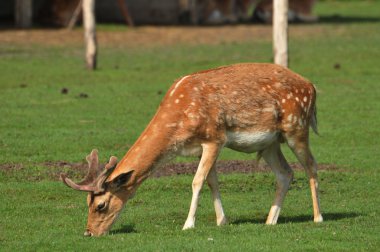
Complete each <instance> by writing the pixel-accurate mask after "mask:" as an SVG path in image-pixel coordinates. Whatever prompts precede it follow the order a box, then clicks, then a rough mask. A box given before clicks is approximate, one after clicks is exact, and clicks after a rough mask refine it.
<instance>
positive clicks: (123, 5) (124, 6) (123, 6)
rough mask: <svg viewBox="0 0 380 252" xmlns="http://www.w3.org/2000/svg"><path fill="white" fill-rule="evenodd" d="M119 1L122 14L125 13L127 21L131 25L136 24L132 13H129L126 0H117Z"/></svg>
mask: <svg viewBox="0 0 380 252" xmlns="http://www.w3.org/2000/svg"><path fill="white" fill-rule="evenodd" d="M117 3H118V4H119V8H120V10H121V14H122V15H123V17H124V19H125V23H126V24H127V25H129V26H130V27H133V26H135V24H134V22H133V19H132V17H131V15H130V14H129V10H128V6H127V4H126V3H125V0H117Z"/></svg>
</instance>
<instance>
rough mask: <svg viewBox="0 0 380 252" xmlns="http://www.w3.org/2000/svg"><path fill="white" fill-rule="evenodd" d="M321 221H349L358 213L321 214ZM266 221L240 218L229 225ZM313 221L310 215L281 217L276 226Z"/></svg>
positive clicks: (263, 221) (262, 222) (263, 220)
mask: <svg viewBox="0 0 380 252" xmlns="http://www.w3.org/2000/svg"><path fill="white" fill-rule="evenodd" d="M322 215H323V221H337V220H342V219H351V218H356V217H358V216H360V214H359V213H355V212H348V213H323V214H322ZM265 221H266V218H256V219H253V218H240V219H237V220H235V221H232V222H231V224H234V225H239V224H247V223H252V224H264V223H265ZM309 221H313V216H312V215H298V216H283V217H281V215H280V217H279V219H278V222H277V223H278V224H285V223H289V222H291V223H302V222H309Z"/></svg>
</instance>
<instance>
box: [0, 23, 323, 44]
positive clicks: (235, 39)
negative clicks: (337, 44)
mask: <svg viewBox="0 0 380 252" xmlns="http://www.w3.org/2000/svg"><path fill="white" fill-rule="evenodd" d="M326 32H329V31H328V29H326V27H324V26H320V25H297V26H291V27H290V29H289V33H290V36H291V37H292V38H301V39H303V38H305V37H309V38H310V37H315V36H324V35H325V33H326ZM97 38H98V43H99V46H100V47H152V46H172V45H178V44H186V45H199V44H211V45H214V44H221V43H240V42H257V41H267V42H270V41H271V40H272V26H271V25H259V24H242V25H225V26H141V27H137V28H134V29H129V28H125V29H124V28H123V27H116V28H114V29H112V28H107V27H100V28H99V29H98V31H97ZM0 44H6V45H7V44H8V45H10V44H12V45H25V46H33V45H47V46H82V45H83V44H84V42H83V30H82V29H74V30H71V31H70V30H66V29H31V30H4V31H0Z"/></svg>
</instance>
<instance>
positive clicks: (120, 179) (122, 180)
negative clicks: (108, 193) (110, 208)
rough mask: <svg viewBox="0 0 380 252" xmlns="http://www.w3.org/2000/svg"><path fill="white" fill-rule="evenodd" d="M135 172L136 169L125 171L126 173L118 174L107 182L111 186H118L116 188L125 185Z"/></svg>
mask: <svg viewBox="0 0 380 252" xmlns="http://www.w3.org/2000/svg"><path fill="white" fill-rule="evenodd" d="M133 172H134V170H132V171H128V172H125V173H122V174H120V175H118V176H117V177H116V178H114V179H113V180H111V181H109V182H107V184H108V186H111V187H113V188H116V189H117V188H120V187H122V186H124V185H125V184H126V183H127V182H128V181H129V179H130V178H131V176H132V173H133Z"/></svg>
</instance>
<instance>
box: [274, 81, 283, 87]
mask: <svg viewBox="0 0 380 252" xmlns="http://www.w3.org/2000/svg"><path fill="white" fill-rule="evenodd" d="M274 87H275V88H280V87H282V83H281V82H276V83H275V84H274Z"/></svg>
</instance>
